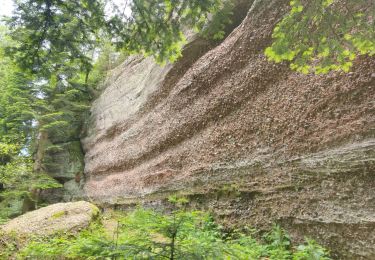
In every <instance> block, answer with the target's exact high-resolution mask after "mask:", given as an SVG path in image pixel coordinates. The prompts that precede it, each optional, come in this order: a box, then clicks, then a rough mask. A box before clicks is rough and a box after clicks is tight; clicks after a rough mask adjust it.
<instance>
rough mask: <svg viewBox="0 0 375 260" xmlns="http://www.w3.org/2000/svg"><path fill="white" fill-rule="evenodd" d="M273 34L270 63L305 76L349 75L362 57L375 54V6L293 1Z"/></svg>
mask: <svg viewBox="0 0 375 260" xmlns="http://www.w3.org/2000/svg"><path fill="white" fill-rule="evenodd" d="M290 5H291V10H290V12H289V14H287V15H286V16H285V17H284V18H283V19H282V20H281V22H279V23H278V24H277V26H276V27H275V29H274V31H273V35H272V37H273V39H274V41H273V43H272V45H271V46H270V47H269V48H267V49H266V51H265V54H266V56H267V57H268V59H269V60H271V61H275V62H281V61H289V62H291V65H290V66H291V68H292V69H294V70H297V71H299V72H302V73H305V74H306V73H310V72H314V73H316V74H322V73H327V72H329V71H332V70H342V71H344V72H348V71H349V70H350V68H351V67H352V65H353V60H354V59H355V58H356V57H357V56H358V55H364V54H368V55H370V56H372V55H374V54H375V19H374V13H375V5H374V4H373V3H371V1H367V0H344V1H338V0H314V1H303V0H292V1H291V2H290Z"/></svg>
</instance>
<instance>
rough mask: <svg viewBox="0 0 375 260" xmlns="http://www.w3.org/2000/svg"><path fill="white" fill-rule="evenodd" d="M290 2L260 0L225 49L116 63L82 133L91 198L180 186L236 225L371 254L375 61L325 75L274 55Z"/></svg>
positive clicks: (122, 198) (137, 198) (348, 254)
mask: <svg viewBox="0 0 375 260" xmlns="http://www.w3.org/2000/svg"><path fill="white" fill-rule="evenodd" d="M288 2H289V1H287V0H270V1H254V3H253V5H252V7H251V8H250V10H249V12H248V14H247V16H246V18H245V19H244V20H243V22H242V24H241V25H240V26H238V27H237V28H236V29H235V30H234V31H233V32H232V33H231V34H230V35H229V36H228V37H227V38H226V39H225V41H223V42H222V43H221V44H220V45H219V46H216V47H214V48H212V45H210V44H209V43H208V42H207V41H205V40H202V39H199V38H197V39H195V40H193V41H191V42H190V43H189V44H188V45H187V46H186V48H185V51H184V56H183V58H182V59H181V60H180V61H179V62H177V63H176V64H174V65H167V66H165V67H161V66H159V65H156V64H155V63H154V62H153V61H152V60H151V59H149V58H147V59H143V58H140V57H131V58H129V59H128V60H127V61H126V62H125V63H124V64H123V65H121V66H120V67H118V68H117V69H116V70H114V71H113V72H112V74H111V76H110V77H109V78H108V80H107V83H106V88H105V89H104V91H103V92H102V94H101V95H100V97H99V98H98V99H97V100H96V101H95V102H94V103H93V106H92V109H91V113H92V115H91V119H90V124H89V127H88V129H89V131H88V133H87V136H86V137H85V138H84V139H83V140H82V141H83V146H84V150H85V178H86V182H85V187H84V191H85V194H86V196H87V197H89V198H90V199H93V200H94V201H96V202H99V203H102V204H106V205H131V204H132V203H138V202H143V203H144V204H145V205H151V206H157V205H162V202H163V200H165V198H166V197H168V196H169V195H170V194H174V193H180V194H184V195H186V196H188V197H189V199H190V201H191V205H192V206H195V207H199V208H205V209H208V210H212V211H213V212H214V214H215V215H216V216H217V218H218V219H220V221H222V222H223V223H225V224H227V225H240V226H241V225H245V224H247V225H251V226H255V227H257V228H258V229H261V230H265V229H267V228H269V227H270V225H272V223H275V222H277V223H280V224H281V225H282V226H283V227H285V228H286V229H287V230H288V231H289V232H290V234H291V235H292V237H293V238H294V239H295V240H301V239H303V237H304V236H308V237H313V238H315V239H316V240H318V241H319V242H321V243H323V244H324V245H326V246H327V247H329V248H330V249H331V250H332V255H333V256H334V257H336V258H340V259H375V60H374V59H373V58H369V57H359V58H358V59H357V60H356V61H355V65H354V68H353V71H352V72H350V73H348V74H345V73H331V74H328V75H324V76H316V75H301V74H298V73H295V72H292V71H291V70H290V69H289V68H288V65H287V64H281V65H276V64H273V63H270V62H268V61H267V60H266V58H265V56H264V54H263V52H264V49H265V48H266V47H267V46H269V45H270V43H271V33H272V29H273V27H274V25H275V24H276V23H277V21H279V19H280V18H281V17H282V15H283V14H285V13H286V11H287V9H288Z"/></svg>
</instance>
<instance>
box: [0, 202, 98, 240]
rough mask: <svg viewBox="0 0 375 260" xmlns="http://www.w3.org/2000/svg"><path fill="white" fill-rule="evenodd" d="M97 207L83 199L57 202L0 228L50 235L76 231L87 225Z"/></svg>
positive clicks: (20, 233)
mask: <svg viewBox="0 0 375 260" xmlns="http://www.w3.org/2000/svg"><path fill="white" fill-rule="evenodd" d="M98 214H99V209H98V208H97V207H96V206H95V205H93V204H91V203H89V202H85V201H78V202H68V203H57V204H53V205H50V206H47V207H44V208H40V209H38V210H34V211H31V212H28V213H26V214H24V215H22V216H19V217H17V218H15V219H12V220H10V221H9V222H7V223H6V224H5V225H3V226H0V229H2V231H4V232H5V233H11V232H15V233H16V234H17V235H51V234H54V233H56V232H76V231H79V230H81V229H84V228H86V227H88V226H89V224H90V223H91V222H92V220H93V219H95V217H97V216H98Z"/></svg>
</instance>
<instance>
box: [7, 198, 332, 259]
mask: <svg viewBox="0 0 375 260" xmlns="http://www.w3.org/2000/svg"><path fill="white" fill-rule="evenodd" d="M176 199H177V200H179V199H180V198H177V197H174V198H173V199H171V200H172V201H173V202H172V203H173V205H177V204H179V203H177V204H176ZM184 201H185V199H182V200H181V202H182V204H185V202H184ZM179 205H181V204H179ZM116 220H117V223H118V226H117V228H116V230H114V231H113V233H109V231H108V230H106V229H105V228H104V226H103V225H102V224H100V223H94V224H93V225H91V226H90V227H89V228H88V229H87V230H84V231H82V232H81V233H79V234H76V235H71V234H60V235H56V236H54V237H36V238H33V239H32V241H30V242H29V243H28V244H27V245H26V246H25V247H24V248H23V249H22V250H20V251H18V252H17V250H13V254H14V253H17V254H18V257H19V258H22V259H24V258H31V259H275V260H280V259H290V260H292V259H294V260H313V259H314V260H315V259H319V260H325V259H330V258H329V257H328V253H327V251H326V250H325V249H324V248H322V247H321V246H319V245H318V244H317V243H316V242H314V241H312V240H308V241H307V243H306V244H305V245H300V246H298V247H297V248H293V247H292V245H291V243H290V240H289V238H288V237H287V235H286V234H285V231H284V230H282V229H281V228H280V227H277V226H275V227H274V228H273V230H272V231H271V232H270V233H268V234H267V235H266V236H265V240H264V241H263V242H259V241H257V240H256V239H255V238H253V236H252V235H251V232H250V233H248V234H244V233H242V232H232V233H230V234H226V235H225V234H224V233H223V232H222V230H221V229H220V226H218V225H216V224H215V222H214V221H213V218H212V217H211V216H210V215H209V214H208V213H205V212H202V211H186V210H182V209H181V208H180V207H179V206H176V208H175V210H174V211H173V212H172V213H170V214H161V213H158V212H155V211H153V210H146V209H142V208H138V209H136V210H135V211H133V212H130V213H128V214H127V215H126V216H121V215H120V216H118V217H117V218H116Z"/></svg>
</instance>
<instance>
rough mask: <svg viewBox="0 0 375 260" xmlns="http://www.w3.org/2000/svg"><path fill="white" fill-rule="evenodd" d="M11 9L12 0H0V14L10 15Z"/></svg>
mask: <svg viewBox="0 0 375 260" xmlns="http://www.w3.org/2000/svg"><path fill="white" fill-rule="evenodd" d="M12 10H13V0H0V16H3V15H7V16H9V15H11V14H12Z"/></svg>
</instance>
